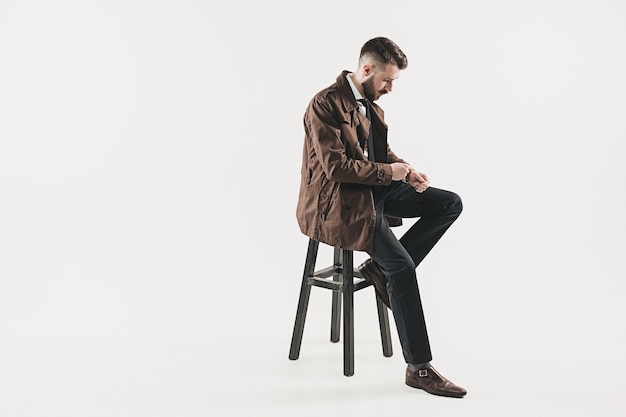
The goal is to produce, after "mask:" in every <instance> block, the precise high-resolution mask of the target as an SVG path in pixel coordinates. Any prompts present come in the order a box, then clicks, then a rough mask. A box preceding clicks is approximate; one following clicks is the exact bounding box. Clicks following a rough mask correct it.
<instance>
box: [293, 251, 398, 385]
mask: <svg viewBox="0 0 626 417" xmlns="http://www.w3.org/2000/svg"><path fill="white" fill-rule="evenodd" d="M318 248H319V242H318V241H316V240H313V239H309V247H308V250H307V255H306V261H305V265H304V274H303V277H302V286H301V288H300V299H299V301H298V310H297V312H296V321H295V324H294V328H293V336H292V338H291V348H290V351H289V359H291V360H296V359H298V357H299V356H300V347H301V345H302V335H303V333H304V322H305V319H306V313H307V308H308V305H309V297H310V295H311V287H313V286H315V287H321V288H326V289H329V290H332V291H333V296H332V305H331V325H330V341H331V342H338V341H339V339H340V327H341V312H342V304H343V373H344V375H345V376H352V375H354V292H355V291H359V290H361V289H363V288H367V287H369V286H370V285H372V284H371V283H370V282H369V281H366V280H365V279H364V278H363V276H362V275H361V273H360V272H359V271H358V270H357V269H356V268H354V259H353V252H352V251H351V250H348V249H340V248H334V259H333V265H332V266H329V267H326V268H323V269H320V270H318V271H315V264H316V260H317V252H318ZM376 306H377V310H378V323H379V328H380V338H381V342H382V345H383V355H384V356H386V357H390V356H391V355H392V354H393V350H392V347H391V335H390V328H389V315H388V313H387V307H386V306H385V304H384V303H383V302H382V300H381V299H380V298H379V297H378V296H376Z"/></svg>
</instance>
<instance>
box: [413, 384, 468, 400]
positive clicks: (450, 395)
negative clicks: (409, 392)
mask: <svg viewBox="0 0 626 417" xmlns="http://www.w3.org/2000/svg"><path fill="white" fill-rule="evenodd" d="M405 382H406V384H407V385H408V386H409V387H411V388H417V389H421V390H422V391H424V392H427V393H429V394H431V395H438V396H440V397H448V398H463V397H465V394H454V393H445V392H433V391H429V390H427V389H425V388H423V387H420V386H418V385H417V384H415V383H412V382H411V381H405Z"/></svg>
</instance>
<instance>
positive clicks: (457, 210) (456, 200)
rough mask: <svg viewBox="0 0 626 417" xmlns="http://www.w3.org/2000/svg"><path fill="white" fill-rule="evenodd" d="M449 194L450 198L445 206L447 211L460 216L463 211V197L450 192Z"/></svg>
mask: <svg viewBox="0 0 626 417" xmlns="http://www.w3.org/2000/svg"><path fill="white" fill-rule="evenodd" d="M448 193H449V194H448V198H447V201H446V204H445V208H446V211H448V212H449V213H450V214H455V215H456V216H459V215H460V214H461V212H462V211H463V201H462V200H461V196H459V195H458V194H457V193H455V192H452V191H448Z"/></svg>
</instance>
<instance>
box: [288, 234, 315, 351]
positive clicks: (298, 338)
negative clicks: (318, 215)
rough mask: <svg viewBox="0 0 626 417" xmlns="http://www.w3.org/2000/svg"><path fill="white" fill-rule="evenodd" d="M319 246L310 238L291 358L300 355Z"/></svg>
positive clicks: (292, 337)
mask: <svg viewBox="0 0 626 417" xmlns="http://www.w3.org/2000/svg"><path fill="white" fill-rule="evenodd" d="M318 247H319V242H317V241H315V240H313V239H309V249H308V250H307V253H306V262H305V264H304V273H303V275H302V286H301V287H300V299H299V300H298V311H297V313H296V322H295V324H294V326H293V335H292V336H291V348H290V350H289V359H291V360H296V359H298V357H299V356H300V346H301V345H302V334H303V333H304V321H305V319H306V310H307V307H308V306H309V296H310V295H311V284H310V283H309V277H311V276H313V274H314V273H315V260H316V259H317V249H318Z"/></svg>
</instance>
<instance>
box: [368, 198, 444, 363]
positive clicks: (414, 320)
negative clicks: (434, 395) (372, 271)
mask: <svg viewBox="0 0 626 417" xmlns="http://www.w3.org/2000/svg"><path fill="white" fill-rule="evenodd" d="M409 187H410V186H409ZM389 191H392V188H388V187H385V188H378V189H376V190H375V192H374V203H375V206H376V227H375V229H374V247H373V250H372V252H370V256H371V257H372V260H373V261H374V262H376V264H377V265H378V266H379V267H380V269H381V271H382V272H383V273H384V274H385V276H386V277H387V279H388V283H387V292H388V293H389V301H390V303H391V311H392V312H393V316H394V320H395V323H396V328H397V330H398V337H399V339H400V344H401V345H402V352H403V355H404V359H405V360H406V362H407V363H409V364H417V363H426V362H429V361H430V360H431V359H432V355H431V351H430V344H429V342H428V333H427V331H426V322H425V320H424V313H423V310H422V302H421V298H420V294H419V288H418V285H417V279H416V275H415V262H414V261H413V259H412V257H411V255H410V254H409V253H408V252H407V250H406V249H405V248H404V246H403V245H402V244H401V243H400V241H399V240H398V238H397V237H396V236H395V235H394V233H393V232H392V231H391V228H390V227H389V224H388V222H387V219H386V218H385V215H384V214H385V201H386V196H387V194H388V192H389ZM414 192H415V191H414Z"/></svg>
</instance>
